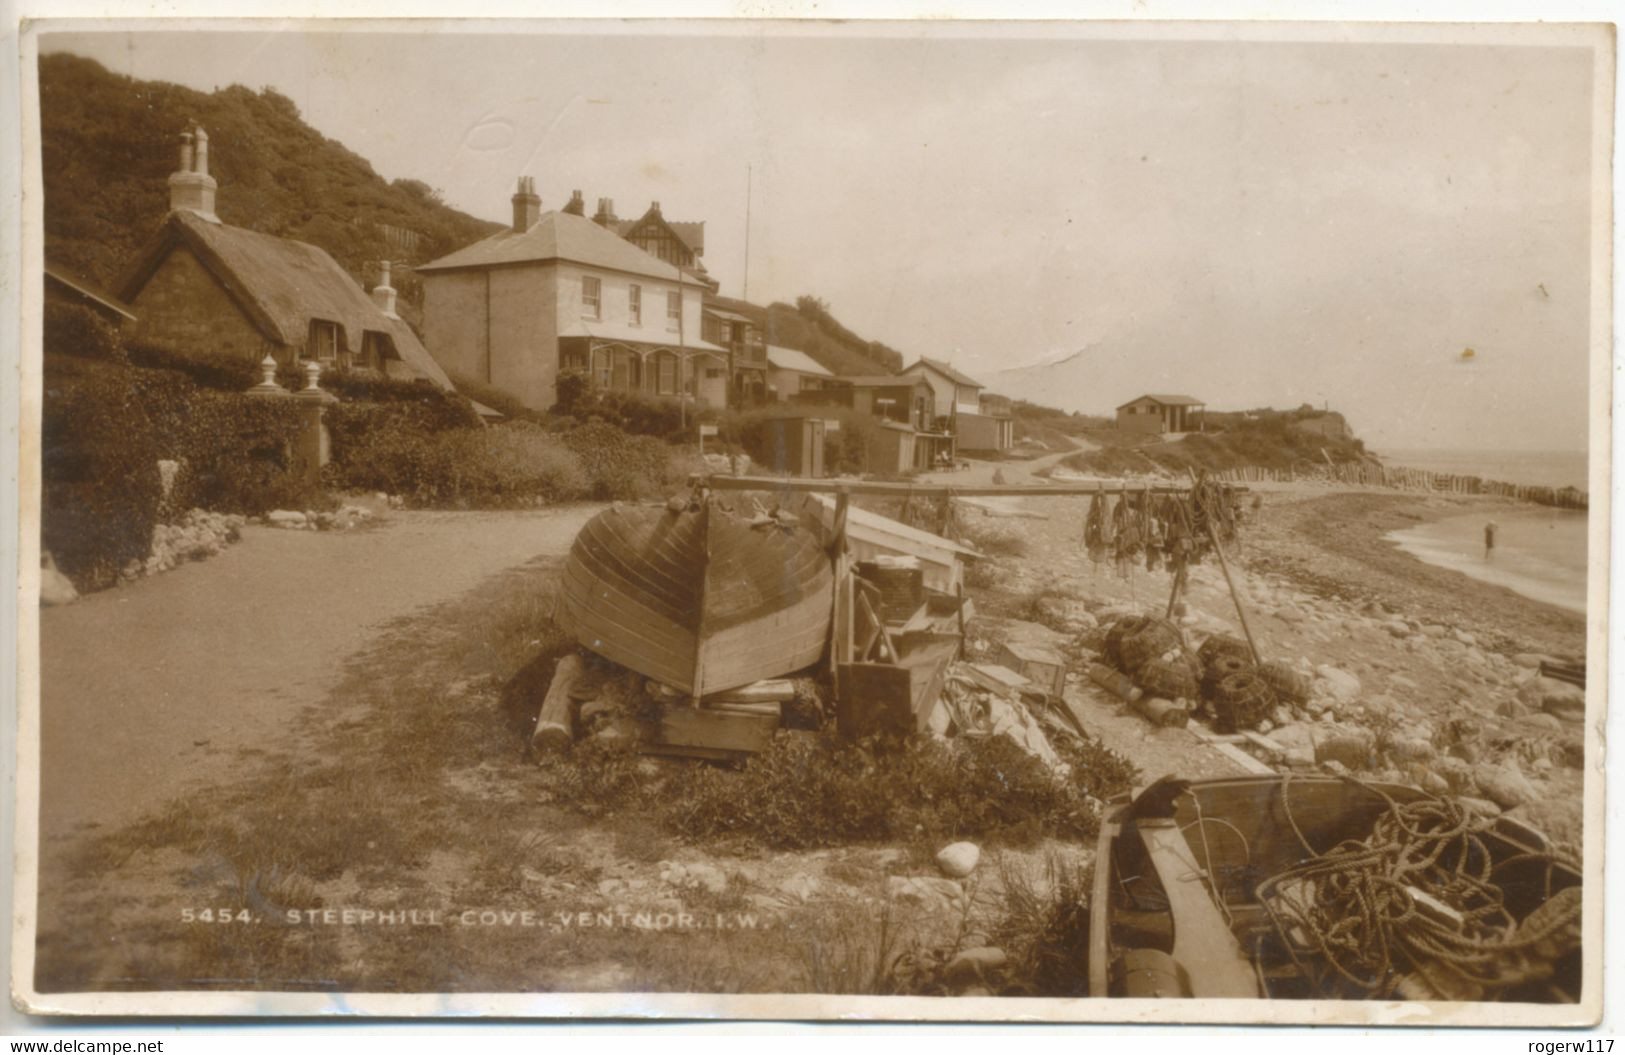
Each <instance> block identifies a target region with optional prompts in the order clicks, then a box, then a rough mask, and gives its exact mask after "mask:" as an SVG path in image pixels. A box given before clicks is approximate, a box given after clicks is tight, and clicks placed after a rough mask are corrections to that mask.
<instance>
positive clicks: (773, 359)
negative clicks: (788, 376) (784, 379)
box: [767, 344, 835, 377]
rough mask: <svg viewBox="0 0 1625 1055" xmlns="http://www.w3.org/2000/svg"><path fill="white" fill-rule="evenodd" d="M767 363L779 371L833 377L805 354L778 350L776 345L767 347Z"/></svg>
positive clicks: (790, 349) (789, 350) (782, 349)
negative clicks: (793, 371)
mask: <svg viewBox="0 0 1625 1055" xmlns="http://www.w3.org/2000/svg"><path fill="white" fill-rule="evenodd" d="M767 361H768V362H770V363H772V364H773V365H774V366H776V367H778V368H779V369H780V370H795V371H797V372H799V373H803V374H817V375H818V376H819V377H834V376H835V375H834V374H832V373H830V372H829V371H828V370H826V369H824V368H823V367H822V366H821V365H819V362H818V360H816V359H814V358H813V357H812V356H810V355H808V354H807V353H806V352H798V351H796V350H795V349H794V348H780V347H779V346H778V345H776V344H770V345H768V346H767Z"/></svg>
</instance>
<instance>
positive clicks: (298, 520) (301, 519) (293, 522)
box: [265, 509, 305, 528]
mask: <svg viewBox="0 0 1625 1055" xmlns="http://www.w3.org/2000/svg"><path fill="white" fill-rule="evenodd" d="M265 522H266V523H267V524H270V525H271V526H273V527H281V528H302V527H304V526H305V514H303V513H300V512H298V511H296V510H293V509H273V510H271V511H270V512H269V513H267V514H265Z"/></svg>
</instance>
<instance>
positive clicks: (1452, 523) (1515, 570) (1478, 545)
mask: <svg viewBox="0 0 1625 1055" xmlns="http://www.w3.org/2000/svg"><path fill="white" fill-rule="evenodd" d="M1379 454H1380V456H1381V457H1382V459H1383V461H1385V462H1387V463H1388V464H1390V465H1402V466H1406V467H1409V468H1412V469H1429V470H1432V471H1434V472H1442V473H1457V474H1461V475H1467V476H1481V477H1484V478H1485V479H1487V480H1505V481H1507V482H1508V483H1517V484H1544V485H1546V486H1550V487H1569V486H1572V487H1578V488H1580V489H1582V490H1585V489H1586V488H1587V480H1586V455H1585V453H1584V452H1583V451H1581V452H1575V451H1447V450H1445V451H1442V450H1432V451H1417V450H1410V451H1381V452H1379ZM1489 520H1493V521H1494V522H1495V525H1496V532H1495V548H1494V549H1493V550H1491V551H1489V552H1487V553H1486V552H1485V549H1484V526H1485V524H1486V522H1488V521H1489ZM1587 537H1588V533H1587V518H1586V514H1585V513H1584V512H1583V511H1578V510H1571V509H1549V508H1547V507H1545V506H1536V505H1531V506H1528V507H1526V508H1523V509H1519V510H1516V511H1507V510H1498V511H1497V512H1496V513H1495V514H1493V516H1489V517H1486V516H1485V515H1483V514H1469V515H1466V516H1458V517H1447V518H1445V519H1443V520H1435V521H1432V522H1431V523H1427V524H1419V525H1417V526H1416V527H1413V528H1406V529H1404V530H1402V531H1395V532H1391V533H1390V534H1389V535H1388V538H1390V539H1392V540H1393V541H1394V542H1396V543H1398V544H1399V548H1400V549H1402V550H1404V551H1405V552H1407V553H1409V554H1411V555H1412V556H1414V557H1416V558H1417V559H1418V560H1422V561H1426V562H1427V563H1429V564H1434V565H1438V566H1439V567H1443V568H1451V569H1454V570H1455V571H1459V572H1461V573H1462V574H1463V575H1467V576H1471V577H1472V578H1474V579H1479V580H1481V581H1483V582H1489V583H1495V584H1497V585H1500V586H1505V587H1507V588H1508V589H1510V590H1513V591H1515V592H1517V593H1520V594H1522V595H1524V596H1525V597H1529V598H1532V599H1534V600H1537V601H1544V602H1546V603H1547V604H1553V605H1557V606H1558V607H1561V608H1567V609H1568V610H1570V611H1573V612H1579V613H1581V614H1584V612H1585V608H1586V545H1587Z"/></svg>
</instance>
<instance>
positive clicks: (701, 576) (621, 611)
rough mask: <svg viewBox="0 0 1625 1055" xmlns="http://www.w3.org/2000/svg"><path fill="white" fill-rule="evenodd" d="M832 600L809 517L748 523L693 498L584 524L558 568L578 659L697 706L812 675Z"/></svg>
mask: <svg viewBox="0 0 1625 1055" xmlns="http://www.w3.org/2000/svg"><path fill="white" fill-rule="evenodd" d="M833 591H834V573H833V571H832V569H831V566H830V558H829V553H828V551H827V548H826V543H825V532H824V529H823V527H822V524H821V523H820V521H819V519H818V518H817V517H816V516H815V515H814V514H813V513H812V512H811V511H809V510H806V509H802V510H801V511H800V512H799V513H797V514H795V515H790V514H785V513H779V514H776V515H761V514H758V515H754V516H752V515H745V514H742V513H737V512H733V511H731V510H729V509H728V508H726V507H724V506H722V505H720V504H719V503H717V502H716V501H715V500H714V499H710V498H705V497H702V498H697V499H695V500H694V501H691V502H683V501H681V500H674V501H673V502H671V503H668V504H666V505H658V506H655V505H615V506H612V507H611V508H609V509H607V510H605V511H604V512H602V513H600V514H599V515H598V516H596V517H594V518H593V519H592V520H590V521H588V522H587V525H586V526H585V527H583V528H582V529H581V532H580V534H578V535H577V536H576V540H575V544H574V545H573V546H572V547H571V550H570V555H569V557H568V558H567V560H566V561H565V566H564V576H563V584H562V589H561V594H562V600H563V606H562V612H561V615H562V619H563V621H564V623H565V625H566V626H567V628H568V629H569V630H570V631H571V632H572V633H574V634H575V637H576V640H577V641H578V642H579V643H580V644H581V645H582V646H583V647H584V648H587V649H590V650H591V651H593V652H596V653H598V654H599V655H601V656H603V657H604V658H606V659H608V660H611V661H613V662H615V663H618V664H620V665H621V666H623V667H627V668H629V669H631V670H635V671H637V672H638V673H640V674H643V675H644V676H646V677H649V678H653V679H654V680H656V681H658V682H661V683H662V684H664V685H666V686H668V687H670V688H672V689H676V690H677V691H679V692H682V693H684V694H687V695H690V696H694V697H702V696H707V695H710V694H712V693H717V692H723V691H726V690H728V689H734V688H738V687H739V686H741V685H748V684H750V683H751V682H755V681H760V680H761V679H763V678H772V677H778V676H780V675H783V674H788V673H790V672H792V671H796V670H800V669H802V668H804V667H807V666H809V665H811V664H813V663H816V662H817V661H818V659H819V657H820V656H821V655H822V654H823V652H824V649H825V647H826V646H827V643H828V640H829V625H830V617H831V612H832V605H833Z"/></svg>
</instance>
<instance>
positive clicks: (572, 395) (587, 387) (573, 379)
mask: <svg viewBox="0 0 1625 1055" xmlns="http://www.w3.org/2000/svg"><path fill="white" fill-rule="evenodd" d="M553 390H554V392H555V393H557V395H558V402H557V403H555V404H554V405H553V409H554V411H556V412H557V413H559V414H568V415H571V416H573V417H578V418H584V417H586V416H587V415H589V414H591V413H593V408H594V404H595V402H596V399H597V393H596V392H595V391H594V389H593V387H592V378H590V377H588V376H587V374H586V372H585V371H582V370H565V371H563V372H561V373H560V374H559V376H558V379H557V380H556V381H554V382H553Z"/></svg>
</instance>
